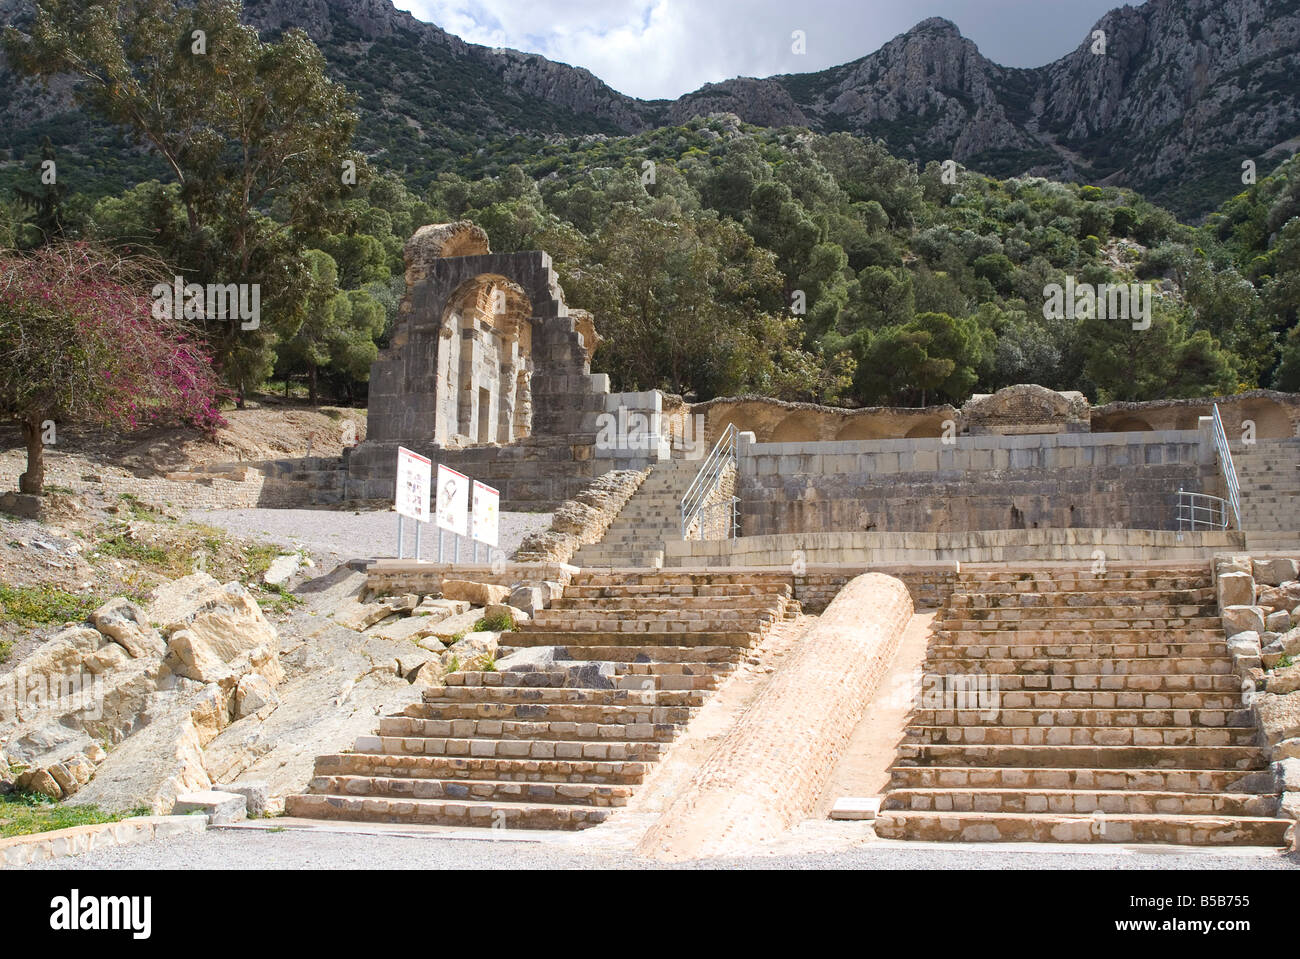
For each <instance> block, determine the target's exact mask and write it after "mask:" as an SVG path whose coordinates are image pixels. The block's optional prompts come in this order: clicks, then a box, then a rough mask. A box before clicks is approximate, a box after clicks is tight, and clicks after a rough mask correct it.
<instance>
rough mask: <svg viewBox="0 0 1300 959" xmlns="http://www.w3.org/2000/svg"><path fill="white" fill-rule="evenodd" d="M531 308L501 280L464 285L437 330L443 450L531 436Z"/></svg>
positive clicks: (484, 278)
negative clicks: (444, 448)
mask: <svg viewBox="0 0 1300 959" xmlns="http://www.w3.org/2000/svg"><path fill="white" fill-rule="evenodd" d="M532 315H533V307H532V303H531V302H530V301H529V299H528V297H527V295H525V293H524V291H523V289H522V288H521V287H520V286H519V285H518V284H517V283H515V282H513V281H511V280H510V279H508V278H506V277H504V276H499V275H496V274H488V273H485V274H480V275H479V276H476V277H474V278H473V279H470V280H466V281H465V282H464V283H462V284H461V285H460V286H459V287H457V288H456V291H455V292H454V293H453V294H452V295H451V296H450V297H449V298H448V300H447V306H446V308H445V309H444V310H443V314H442V319H441V323H440V325H439V328H438V334H439V335H438V360H437V362H438V396H437V405H436V411H435V416H436V429H435V437H436V439H437V441H438V442H439V443H441V444H442V445H444V446H470V445H475V444H478V445H485V444H490V443H498V444H505V443H513V442H516V441H517V440H520V439H522V438H524V437H525V436H528V435H530V434H531V432H532V387H531V381H532V374H533V361H532V352H533V328H532V322H531V317H532Z"/></svg>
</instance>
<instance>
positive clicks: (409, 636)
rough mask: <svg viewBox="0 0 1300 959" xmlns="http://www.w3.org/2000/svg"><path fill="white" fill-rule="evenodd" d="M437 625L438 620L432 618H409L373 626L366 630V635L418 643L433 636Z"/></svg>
mask: <svg viewBox="0 0 1300 959" xmlns="http://www.w3.org/2000/svg"><path fill="white" fill-rule="evenodd" d="M437 625H438V620H437V619H435V618H433V617H430V616H408V617H406V618H405V619H398V620H394V621H393V622H391V623H381V624H380V625H378V626H371V627H370V628H369V629H367V630H366V635H367V636H373V637H375V638H376V639H386V640H389V641H390V642H401V641H403V640H408V641H410V642H418V641H419V640H421V639H423V638H424V637H426V636H429V635H432V632H433V629H434V627H435V626H437Z"/></svg>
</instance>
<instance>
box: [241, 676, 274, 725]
mask: <svg viewBox="0 0 1300 959" xmlns="http://www.w3.org/2000/svg"><path fill="white" fill-rule="evenodd" d="M279 705H280V696H279V694H278V693H277V692H276V691H275V687H273V686H272V685H271V684H270V683H269V682H267V681H266V679H265V678H264V677H263V676H261V675H259V674H258V673H249V674H248V675H246V676H244V677H243V678H242V679H240V680H239V685H238V686H237V687H235V717H236V718H237V719H243V718H244V717H245V716H252V715H253V714H254V713H260V712H261V711H262V710H263V709H266V708H267V707H268V706H270V707H275V706H279Z"/></svg>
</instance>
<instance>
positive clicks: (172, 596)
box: [145, 573, 221, 634]
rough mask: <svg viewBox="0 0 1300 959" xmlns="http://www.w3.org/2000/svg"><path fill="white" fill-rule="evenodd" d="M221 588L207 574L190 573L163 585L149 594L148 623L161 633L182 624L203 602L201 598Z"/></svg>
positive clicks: (146, 609)
mask: <svg viewBox="0 0 1300 959" xmlns="http://www.w3.org/2000/svg"><path fill="white" fill-rule="evenodd" d="M220 586H221V584H220V583H218V582H217V581H216V580H215V579H213V578H212V577H211V576H209V575H208V574H207V573H191V574H190V575H189V576H182V577H181V578H180V579H174V580H172V581H171V582H169V583H163V584H162V585H161V586H159V587H158V588H157V589H155V590H154V591H153V592H152V593H150V594H149V605H148V606H146V607H145V613H146V614H147V615H148V617H149V621H150V622H152V623H155V624H157V626H158V627H159V628H160V629H161V630H162V631H163V633H164V634H165V633H167V632H169V629H168V627H170V626H172V625H173V624H177V625H179V624H182V623H184V621H185V619H186V617H188V616H190V615H191V614H192V613H193V612H194V611H195V610H196V609H198V608H199V605H200V604H201V603H202V601H203V597H204V596H206V595H208V594H210V593H211V592H212V591H213V590H214V589H219V588H220Z"/></svg>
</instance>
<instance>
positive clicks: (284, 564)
mask: <svg viewBox="0 0 1300 959" xmlns="http://www.w3.org/2000/svg"><path fill="white" fill-rule="evenodd" d="M301 568H302V557H301V556H300V555H299V554H297V553H286V554H284V555H283V556H277V557H276V558H275V559H273V560H271V565H270V566H268V567H267V568H266V572H265V573H263V574H262V582H264V583H266V585H268V586H283V585H284V584H285V583H287V582H289V580H291V579H293V574H294V573H296V572H298V570H299V569H301Z"/></svg>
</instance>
